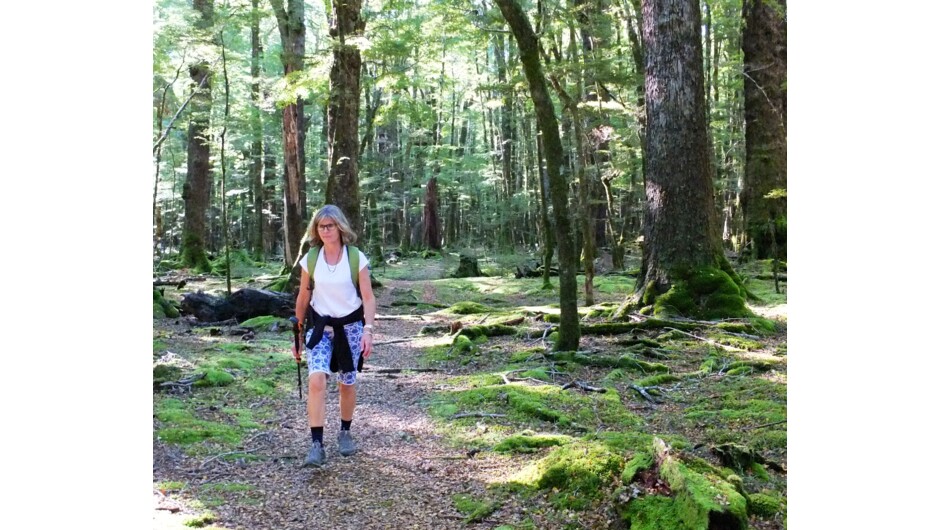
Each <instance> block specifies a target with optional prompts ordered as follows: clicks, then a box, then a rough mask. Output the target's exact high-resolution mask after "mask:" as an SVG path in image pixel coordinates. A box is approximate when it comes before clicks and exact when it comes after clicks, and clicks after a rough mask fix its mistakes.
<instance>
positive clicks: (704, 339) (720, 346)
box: [664, 328, 747, 352]
mask: <svg viewBox="0 0 940 530" xmlns="http://www.w3.org/2000/svg"><path fill="white" fill-rule="evenodd" d="M664 329H668V330H670V331H678V332H679V333H682V334H683V335H688V336H690V337H692V338H693V339H698V340H700V341H704V342H707V343H708V344H711V345H712V346H715V347H717V348H721V349H723V350H728V351H740V352H746V351H747V350H742V349H740V348H735V347H734V346H725V345H724V344H719V343H717V342H715V341H713V340H712V339H709V338H706V337H699V336H698V335H693V334H691V333H688V332H686V331H682V330H681V329H676V328H664Z"/></svg>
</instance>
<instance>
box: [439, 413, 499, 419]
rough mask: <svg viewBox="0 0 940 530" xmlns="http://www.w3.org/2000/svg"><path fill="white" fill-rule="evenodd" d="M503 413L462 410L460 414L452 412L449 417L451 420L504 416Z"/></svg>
mask: <svg viewBox="0 0 940 530" xmlns="http://www.w3.org/2000/svg"><path fill="white" fill-rule="evenodd" d="M505 417H506V415H505V414H490V413H487V412H463V413H460V414H454V415H453V416H451V417H450V419H452V420H456V419H458V418H505Z"/></svg>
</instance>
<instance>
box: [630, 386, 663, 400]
mask: <svg viewBox="0 0 940 530" xmlns="http://www.w3.org/2000/svg"><path fill="white" fill-rule="evenodd" d="M630 388H632V389H633V390H636V391H637V392H639V393H640V395H641V396H643V398H644V399H646V401H649V402H650V403H654V404H656V403H660V402H659V401H657V400H655V399H653V397H652V396H650V395H649V393H647V392H646V389H645V388H643V387H641V386H637V385H630Z"/></svg>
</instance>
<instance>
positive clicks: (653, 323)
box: [581, 318, 703, 335]
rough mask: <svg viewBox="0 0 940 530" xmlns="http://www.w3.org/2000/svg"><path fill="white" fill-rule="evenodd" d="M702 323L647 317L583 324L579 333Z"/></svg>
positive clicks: (693, 326)
mask: <svg viewBox="0 0 940 530" xmlns="http://www.w3.org/2000/svg"><path fill="white" fill-rule="evenodd" d="M702 326H703V324H698V323H694V322H683V321H681V320H663V319H659V318H648V319H646V320H643V321H640V322H603V323H600V324H584V325H582V326H581V335H619V334H621V333H628V332H630V331H635V330H638V329H645V330H649V329H664V328H675V329H684V330H694V329H699V328H701V327H702Z"/></svg>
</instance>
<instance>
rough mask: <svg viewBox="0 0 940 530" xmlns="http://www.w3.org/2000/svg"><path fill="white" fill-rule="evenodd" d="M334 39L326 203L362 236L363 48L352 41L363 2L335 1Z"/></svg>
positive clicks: (358, 33)
mask: <svg viewBox="0 0 940 530" xmlns="http://www.w3.org/2000/svg"><path fill="white" fill-rule="evenodd" d="M332 4H333V14H332V17H331V18H332V20H331V23H330V36H331V37H333V66H332V68H330V107H329V111H328V114H327V122H328V125H327V127H328V132H327V136H328V140H327V142H328V144H327V145H328V154H327V159H328V160H329V161H330V177H329V180H328V181H327V184H326V202H327V203H329V204H335V205H336V206H339V207H340V209H341V210H343V213H344V214H346V218H347V219H348V220H349V224H350V226H351V227H352V229H353V231H354V232H355V233H357V234H362V216H361V215H360V213H359V73H360V69H361V68H362V58H361V56H360V55H359V47H358V45H356V44H353V43H349V42H347V41H348V40H350V39H352V38H354V37H357V36H361V35H362V33H363V31H365V27H366V22H365V20H363V19H362V18H361V17H360V8H361V6H362V0H347V1H345V2H333V3H332Z"/></svg>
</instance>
